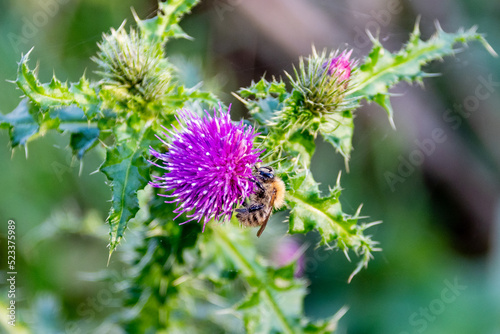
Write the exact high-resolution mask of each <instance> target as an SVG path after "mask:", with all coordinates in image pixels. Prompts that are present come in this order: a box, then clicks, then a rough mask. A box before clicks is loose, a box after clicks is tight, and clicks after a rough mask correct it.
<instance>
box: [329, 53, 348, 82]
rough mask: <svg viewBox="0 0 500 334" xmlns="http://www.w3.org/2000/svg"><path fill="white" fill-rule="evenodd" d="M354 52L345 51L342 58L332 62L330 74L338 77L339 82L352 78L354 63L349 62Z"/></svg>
mask: <svg viewBox="0 0 500 334" xmlns="http://www.w3.org/2000/svg"><path fill="white" fill-rule="evenodd" d="M351 54H352V50H350V51H349V52H347V51H343V52H342V54H341V55H340V56H337V57H335V58H333V59H332V60H330V63H329V65H328V74H330V75H332V76H336V77H337V80H338V82H344V81H346V80H348V79H349V78H350V77H351V69H352V65H353V64H352V62H351V61H350V60H349V58H350V57H351Z"/></svg>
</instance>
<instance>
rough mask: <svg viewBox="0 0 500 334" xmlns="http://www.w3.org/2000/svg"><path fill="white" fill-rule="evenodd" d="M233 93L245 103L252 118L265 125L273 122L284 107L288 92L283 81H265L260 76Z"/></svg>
mask: <svg viewBox="0 0 500 334" xmlns="http://www.w3.org/2000/svg"><path fill="white" fill-rule="evenodd" d="M234 95H235V96H236V97H237V98H238V99H239V100H240V101H241V102H243V103H244V104H245V106H246V107H247V109H248V111H249V112H250V115H252V118H253V119H255V120H256V121H257V122H259V124H260V125H263V126H266V125H270V124H271V123H273V118H274V117H275V116H276V114H277V112H279V111H280V110H282V109H283V108H284V107H285V104H284V101H285V100H286V99H287V98H288V96H289V93H288V92H287V91H286V86H285V83H284V82H283V81H281V80H280V81H276V80H273V81H267V80H266V79H264V78H262V79H261V80H260V81H258V82H252V84H251V85H250V86H249V87H247V88H242V89H240V90H239V91H238V94H234Z"/></svg>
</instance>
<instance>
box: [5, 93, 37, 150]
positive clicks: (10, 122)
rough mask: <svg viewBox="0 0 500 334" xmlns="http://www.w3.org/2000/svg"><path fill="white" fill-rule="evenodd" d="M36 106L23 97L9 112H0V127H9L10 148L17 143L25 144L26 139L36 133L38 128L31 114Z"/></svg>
mask: <svg viewBox="0 0 500 334" xmlns="http://www.w3.org/2000/svg"><path fill="white" fill-rule="evenodd" d="M37 111H38V108H37V107H35V106H33V104H32V103H30V102H29V100H28V99H23V100H21V102H20V103H19V105H18V106H17V107H16V108H15V109H14V110H13V111H12V112H11V113H9V114H7V115H2V114H0V127H1V128H7V129H9V134H10V143H11V146H12V148H14V147H16V146H17V145H26V143H27V142H28V140H29V139H30V138H31V137H32V136H34V135H36V134H37V133H38V130H39V128H40V126H39V124H38V122H37V121H36V118H35V117H34V116H33V115H34V114H35V113H36V112H37Z"/></svg>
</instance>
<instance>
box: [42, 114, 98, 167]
mask: <svg viewBox="0 0 500 334" xmlns="http://www.w3.org/2000/svg"><path fill="white" fill-rule="evenodd" d="M48 114H49V116H50V118H51V119H53V120H56V121H57V129H58V130H59V131H62V132H64V131H67V132H69V133H71V138H70V147H71V149H72V150H73V154H74V155H75V156H76V157H77V158H78V159H81V158H82V157H83V155H84V154H85V152H87V151H88V150H89V149H91V148H92V147H93V146H94V145H95V144H96V143H97V139H98V138H99V134H100V131H99V128H98V127H97V124H96V123H94V122H89V121H88V120H87V116H85V113H84V112H83V110H82V109H80V108H78V107H76V106H74V105H72V106H68V107H63V108H58V109H52V110H50V111H49V113H48Z"/></svg>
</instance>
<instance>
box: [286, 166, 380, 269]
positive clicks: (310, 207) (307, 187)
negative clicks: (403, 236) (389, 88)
mask: <svg viewBox="0 0 500 334" xmlns="http://www.w3.org/2000/svg"><path fill="white" fill-rule="evenodd" d="M339 180H340V178H339V179H338V180H337V185H336V186H335V187H334V188H333V189H330V192H329V194H328V195H327V196H321V193H320V191H319V186H318V183H317V182H316V181H314V179H313V177H312V174H311V173H310V172H302V173H298V174H297V175H295V177H293V178H291V179H289V180H288V182H289V186H290V187H291V190H290V191H288V192H287V194H286V196H285V199H286V201H287V203H288V205H289V206H290V208H291V211H290V218H289V221H290V229H289V233H291V234H293V233H307V232H309V231H312V230H318V231H319V233H320V236H321V243H322V244H325V245H329V246H330V247H332V248H338V249H341V250H342V251H344V253H345V254H346V257H348V251H349V250H353V251H354V253H356V255H358V256H362V259H361V260H360V262H359V264H358V267H359V269H361V266H366V265H367V264H368V261H369V260H370V258H371V253H372V252H373V251H377V250H378V249H377V248H376V247H375V246H376V244H377V242H375V241H372V240H371V238H370V236H365V235H364V234H363V232H364V230H365V229H366V228H368V227H369V226H371V225H370V224H362V225H358V219H359V212H357V213H356V214H355V215H354V216H350V215H347V214H345V213H344V212H343V211H342V206H341V204H340V201H339V196H340V193H341V188H340V184H339ZM348 259H349V257H348ZM355 271H356V272H357V271H359V270H358V268H356V270H355ZM351 278H352V277H351Z"/></svg>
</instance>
